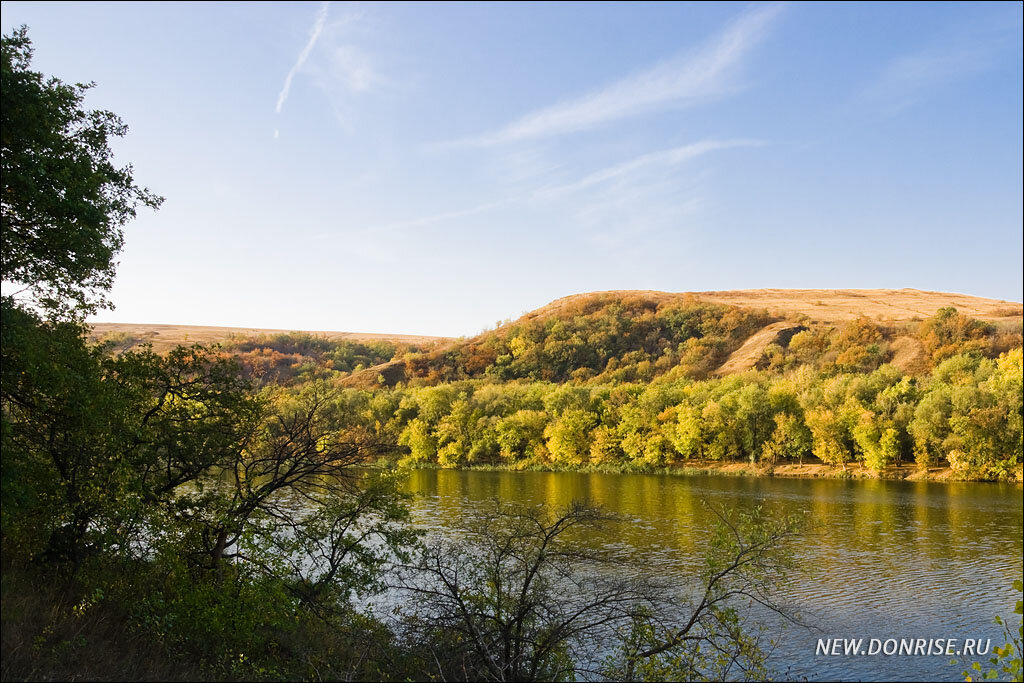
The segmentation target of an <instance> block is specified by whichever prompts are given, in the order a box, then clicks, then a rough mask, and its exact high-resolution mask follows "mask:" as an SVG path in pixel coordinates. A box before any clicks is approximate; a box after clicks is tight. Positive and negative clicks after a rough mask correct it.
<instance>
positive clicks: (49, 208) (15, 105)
mask: <svg viewBox="0 0 1024 683" xmlns="http://www.w3.org/2000/svg"><path fill="white" fill-rule="evenodd" d="M2 45H3V60H2V107H0V112H2V113H0V121H2V127H0V275H2V276H3V280H5V281H7V282H12V283H16V284H18V285H21V287H22V288H23V289H22V290H21V294H22V295H24V299H25V300H26V301H29V302H31V303H32V304H34V305H36V306H40V307H42V308H45V309H47V310H49V311H51V312H52V313H64V314H73V315H84V314H87V313H89V312H92V311H94V310H96V309H97V308H99V307H103V306H106V305H108V303H107V301H106V298H105V293H106V291H107V290H109V289H110V287H111V285H112V283H113V279H114V271H115V267H116V262H115V261H114V257H115V256H116V255H117V253H118V252H119V251H120V249H121V245H122V243H123V234H122V227H123V226H124V225H125V224H126V223H127V222H128V221H129V220H131V219H132V218H133V217H134V216H135V213H136V210H137V208H138V207H139V206H140V205H141V206H148V207H151V208H156V207H158V206H159V205H160V203H161V202H162V201H163V200H162V198H161V197H158V196H157V195H155V194H153V193H151V192H150V191H149V190H147V189H145V188H142V187H139V186H138V185H136V184H135V181H134V179H133V177H132V167H131V166H130V165H128V166H123V167H118V166H116V165H115V164H114V161H113V152H112V151H111V149H110V141H111V139H112V138H118V137H123V136H124V135H125V134H126V133H127V131H128V127H127V126H126V125H125V124H124V122H123V121H122V120H121V119H120V118H119V117H118V116H117V115H115V114H113V113H112V112H109V111H104V110H88V109H85V108H84V107H83V100H84V98H85V94H86V92H87V91H88V90H89V88H91V87H93V84H91V83H90V84H82V83H79V84H76V85H69V84H67V83H63V82H61V81H60V80H58V79H56V78H46V77H45V76H44V75H43V74H41V73H39V72H37V71H33V70H32V69H31V68H30V67H31V61H32V43H31V41H30V40H29V38H28V29H27V28H26V27H24V26H22V27H21V28H19V29H16V30H14V31H13V32H12V33H11V34H10V35H6V36H3V38H2Z"/></svg>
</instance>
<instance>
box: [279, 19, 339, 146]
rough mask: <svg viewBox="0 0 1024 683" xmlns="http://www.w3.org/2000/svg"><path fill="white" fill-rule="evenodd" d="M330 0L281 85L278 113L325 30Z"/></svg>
mask: <svg viewBox="0 0 1024 683" xmlns="http://www.w3.org/2000/svg"><path fill="white" fill-rule="evenodd" d="M330 4H331V3H330V2H326V0H325V2H323V3H322V4H321V5H320V10H319V11H318V12H317V14H316V21H314V22H313V28H311V29H310V31H309V40H308V41H306V46H305V47H303V48H302V52H300V53H299V57H298V59H296V60H295V63H294V64H292V68H291V70H290V71H289V72H288V75H287V76H285V79H284V85H283V86H282V87H281V92H280V93H278V95H277V106H275V107H274V112H275V113H277V114H280V113H281V109H283V108H284V103H285V102H286V101H287V100H288V93H289V91H290V90H291V88H292V80H293V79H294V78H295V74H297V73H298V72H299V70H300V69H301V68H302V65H303V64H305V63H306V60H307V59H309V54H310V53H311V52H312V51H313V48H314V47H315V46H316V41H317V40H318V39H319V38H320V34H321V33H322V32H323V30H324V23H326V21H327V8H328V7H329V6H330ZM277 136H278V132H277V131H274V137H275V138H276V137H277Z"/></svg>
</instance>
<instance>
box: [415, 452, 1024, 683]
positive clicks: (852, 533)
mask: <svg viewBox="0 0 1024 683" xmlns="http://www.w3.org/2000/svg"><path fill="white" fill-rule="evenodd" d="M407 486H408V488H409V490H410V491H411V492H413V493H414V494H416V498H415V502H414V506H413V507H414V516H415V519H416V520H417V522H418V523H419V524H420V525H421V526H424V527H427V528H429V529H431V530H432V531H433V532H434V533H440V534H451V533H453V528H454V526H455V524H456V523H457V521H458V520H459V519H462V518H464V517H465V516H467V515H472V514H474V510H475V509H479V508H480V506H482V505H486V504H488V503H490V502H491V501H492V500H493V499H494V498H496V497H497V498H500V499H501V500H504V501H516V502H520V503H526V504H537V503H546V504H549V505H554V506H561V505H565V504H567V503H569V502H570V501H572V500H574V499H581V500H588V501H591V502H593V503H597V504H600V505H601V506H603V507H605V508H606V509H608V510H610V511H613V512H616V513H620V514H621V515H623V516H624V517H625V518H626V521H624V522H622V523H619V524H616V525H614V528H612V529H609V530H606V531H603V532H601V533H598V534H595V535H594V537H593V539H592V542H593V543H595V544H609V543H614V544H617V545H619V546H620V547H623V548H625V552H627V553H629V555H630V557H635V560H636V563H637V566H642V567H645V568H646V569H645V571H648V572H652V573H653V574H655V575H658V576H660V577H663V578H669V579H671V580H673V581H676V580H677V581H678V582H679V584H680V585H682V586H686V585H689V581H690V578H689V577H692V576H693V572H694V570H695V569H696V568H697V567H698V566H699V565H700V562H701V558H702V552H703V551H702V543H703V540H704V539H706V538H707V534H708V532H709V530H710V528H711V526H712V525H713V523H714V519H715V518H714V515H713V513H712V512H710V511H709V510H708V509H707V507H705V506H704V505H702V502H701V501H707V502H709V503H711V504H712V505H715V506H718V507H719V508H722V509H744V508H750V507H752V506H754V505H757V504H762V505H763V506H764V507H765V508H766V509H767V510H768V511H770V513H771V514H780V515H781V514H788V513H793V512H803V513H804V514H805V515H806V517H807V518H808V519H809V520H810V522H811V525H810V529H809V531H807V532H806V533H805V534H804V535H803V536H802V537H801V539H800V540H799V543H798V544H797V546H796V550H795V553H796V560H797V562H798V565H799V567H800V573H799V574H796V575H794V576H792V577H791V578H790V579H789V580H788V581H787V583H786V584H785V585H784V586H782V587H781V593H782V594H783V596H784V597H785V599H787V600H788V601H789V602H791V603H792V604H793V605H794V606H796V607H798V608H799V609H800V610H801V611H802V612H803V613H804V616H805V618H806V620H807V621H808V622H809V623H811V624H813V625H814V626H815V628H805V627H799V626H793V625H790V626H788V627H786V628H784V629H783V628H782V627H781V625H780V624H777V623H773V624H771V627H772V629H773V630H777V632H778V635H779V638H780V639H781V642H780V645H779V647H778V649H777V650H776V652H775V654H774V655H773V658H772V661H773V666H774V670H775V672H776V676H778V677H781V678H793V679H798V680H802V679H805V678H806V679H810V680H822V679H842V680H908V681H912V680H962V677H961V676H960V671H961V670H962V668H963V667H958V666H951V665H950V663H949V660H950V657H949V656H946V655H923V656H922V655H917V656H915V655H892V656H886V655H884V654H878V655H859V656H853V655H850V656H843V655H839V656H832V655H824V654H818V653H817V649H818V648H817V645H818V641H819V639H828V638H853V639H856V638H863V639H864V643H863V644H864V647H867V646H868V645H869V643H870V639H872V638H877V639H879V640H880V641H884V640H886V639H902V638H942V639H948V638H957V639H959V641H960V642H962V641H963V639H965V638H973V639H982V641H984V640H985V639H988V638H991V639H992V644H993V645H997V644H1002V643H1003V642H1004V641H1002V640H998V639H999V638H1000V637H1001V629H1000V627H998V626H996V625H995V624H994V623H993V618H994V617H995V616H996V615H997V614H999V615H1003V616H1004V617H1013V615H1012V611H1013V605H1014V602H1015V600H1017V599H1019V598H1020V594H1019V593H1016V594H1015V593H1014V591H1013V589H1012V587H1011V584H1012V583H1013V581H1014V580H1015V579H1020V578H1021V574H1022V565H1024V561H1022V543H1024V541H1022V537H1024V534H1022V531H1024V503H1022V492H1021V491H1022V490H1021V487H1020V486H1019V485H1014V484H992V483H938V482H905V481H881V480H838V479H782V478H748V477H727V476H673V475H642V474H590V473H587V474H582V473H569V472H486V471H453V470H416V471H414V472H412V474H411V477H410V479H409V481H408V484H407ZM588 542H589V541H588ZM1014 618H1016V617H1014ZM975 659H977V658H975Z"/></svg>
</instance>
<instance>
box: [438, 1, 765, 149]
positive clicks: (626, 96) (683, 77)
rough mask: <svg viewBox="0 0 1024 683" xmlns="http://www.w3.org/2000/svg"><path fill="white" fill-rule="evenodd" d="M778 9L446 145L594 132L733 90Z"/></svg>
mask: <svg viewBox="0 0 1024 683" xmlns="http://www.w3.org/2000/svg"><path fill="white" fill-rule="evenodd" d="M782 7H783V5H780V4H770V5H766V6H763V7H760V8H758V9H755V10H751V11H748V12H747V13H745V14H744V15H742V16H740V17H739V18H738V19H736V20H735V21H733V22H732V23H731V24H730V25H729V26H728V27H727V28H726V29H725V30H724V31H722V32H721V33H720V34H718V35H717V36H715V37H714V38H713V39H711V40H710V41H708V42H707V43H706V44H705V45H703V46H702V47H700V48H699V49H697V50H696V51H694V52H692V53H687V54H684V55H680V56H677V57H674V58H672V59H670V60H668V61H665V62H662V63H661V64H658V65H656V66H654V67H652V68H650V69H647V70H645V71H641V72H638V73H635V74H633V75H631V76H628V77H626V78H624V79H622V80H620V81H617V82H615V83H612V84H610V85H607V86H605V87H604V88H601V89H600V90H597V91H595V92H591V93H588V94H586V95H583V96H582V97H579V98H576V99H572V100H567V101H564V102H560V103H558V104H554V105H552V106H549V107H546V108H544V109H540V110H538V111H535V112H531V113H529V114H527V115H525V116H523V117H522V118H520V119H518V120H517V121H513V122H512V123H510V124H508V125H507V126H505V127H503V128H501V129H499V130H497V131H494V132H491V133H485V134H482V135H477V136H472V137H468V138H463V139H461V140H455V141H451V142H449V143H447V144H454V145H476V146H489V145H497V144H502V143H508V142H515V141H518V140H526V139H532V138H542V137H549V136H553V135H561V134H565V133H573V132H578V131H583V130H588V129H591V128H595V127H598V126H601V125H604V124H606V123H609V122H612V121H616V120H619V119H624V118H627V117H631V116H637V115H640V114H645V113H649V112H652V111H656V110H659V109H662V108H666V107H684V106H688V105H692V104H694V103H696V102H700V101H703V100H707V99H711V98H715V97H719V96H721V95H723V94H725V93H728V92H730V91H733V90H735V89H736V88H737V87H738V86H737V84H736V82H735V72H736V70H737V67H738V66H739V65H740V64H741V63H742V61H743V58H744V57H745V56H746V55H747V54H748V53H749V52H750V51H751V49H752V48H753V47H754V46H755V45H757V43H758V42H759V41H760V40H761V39H762V37H763V36H764V35H765V34H766V33H767V31H768V29H769V28H770V27H771V25H772V23H773V22H774V20H775V18H776V17H777V16H778V15H779V13H780V11H781V9H782Z"/></svg>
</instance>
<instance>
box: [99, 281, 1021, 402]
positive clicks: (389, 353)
mask: <svg viewBox="0 0 1024 683" xmlns="http://www.w3.org/2000/svg"><path fill="white" fill-rule="evenodd" d="M951 309H956V311H957V317H956V318H955V319H949V320H946V321H945V322H943V323H941V324H940V323H936V322H934V320H933V319H934V318H935V317H936V316H937V315H939V314H940V313H941V312H943V311H945V312H946V313H943V315H946V314H947V313H948V312H949V311H950V310H951ZM947 317H948V316H947ZM1021 319H1022V306H1021V304H1020V303H1017V302H1012V301H1005V300H999V299H987V298H982V297H975V296H969V295H966V294H954V293H947V292H929V291H921V290H916V289H898V290H894V289H837V290H831V289H751V290H732V291H708V292H680V293H675V292H659V291H650V290H615V291H604V292H591V293H586V294H574V295H571V296H566V297H562V298H560V299H557V300H555V301H552V302H551V303H549V304H547V305H545V306H542V307H541V308H538V309H536V310H533V311H530V312H528V313H525V314H524V315H522V316H521V317H519V318H518V319H516V320H513V321H508V322H506V323H503V324H502V325H500V326H499V327H497V328H496V329H493V330H488V331H485V332H483V333H481V334H479V335H476V336H474V337H470V338H458V339H455V338H448V337H436V336H423V335H403V334H371V333H354V332H318V331H286V330H274V329H257V328H235V327H203V326H186V325H152V324H138V325H133V324H125V323H96V324H94V325H93V326H92V327H93V335H94V337H96V338H103V339H105V340H107V341H109V342H111V343H112V344H113V345H114V347H115V348H118V349H126V348H130V347H132V346H135V345H137V344H141V343H150V344H152V345H153V348H154V350H155V351H157V352H165V351H167V350H168V349H170V348H172V347H173V346H175V345H177V344H189V343H214V342H216V343H220V344H222V345H224V348H225V349H226V350H227V351H228V352H231V353H234V354H236V355H238V356H239V357H240V359H241V360H242V361H243V364H246V365H248V366H251V367H252V368H255V369H256V370H255V371H258V372H259V373H261V374H266V373H267V372H270V373H271V374H272V375H273V376H274V377H275V378H277V379H289V378H292V377H295V376H298V375H299V374H301V373H302V372H305V371H310V370H311V369H312V368H313V367H317V366H320V367H327V368H328V369H331V370H335V371H338V372H341V373H343V374H344V375H345V376H344V377H343V378H342V379H341V381H342V383H343V384H344V385H346V386H353V387H363V388H375V387H378V386H381V385H385V386H393V385H395V384H397V383H400V382H416V383H421V384H423V383H426V384H435V383H438V382H444V381H453V380H459V379H470V378H474V377H490V378H491V379H494V380H496V381H510V380H519V379H529V380H544V381H555V382H565V381H576V382H580V381H590V380H596V381H605V380H608V381H649V380H651V379H653V378H654V377H657V376H661V375H666V374H667V375H671V376H688V377H693V378H703V377H711V376H725V375H731V374H736V373H740V372H744V371H747V370H750V369H752V368H762V369H773V370H779V371H781V370H785V369H789V368H792V367H794V366H796V365H805V364H809V365H814V366H816V367H821V366H823V365H828V364H833V365H837V366H839V367H840V368H841V369H842V370H844V371H869V370H871V369H874V368H875V367H878V366H879V365H880V364H882V363H885V362H889V363H892V364H894V365H896V366H897V367H899V368H900V369H901V370H902V371H904V372H907V373H910V374H916V373H921V372H925V371H927V370H928V369H929V368H930V367H931V366H932V365H933V364H934V363H933V361H934V360H935V359H937V358H941V357H945V355H948V353H949V352H951V350H953V349H956V350H962V348H967V347H970V348H972V349H974V350H977V351H980V352H983V353H984V354H985V355H989V356H994V355H996V354H998V353H999V352H1000V351H1002V350H1005V349H1007V348H1012V347H1014V346H1019V345H1020V328H1021ZM929 321H932V322H929ZM937 324H938V325H939V327H942V329H938V330H937V328H936V325H937ZM946 328H949V329H946ZM929 335H930V336H929ZM965 345H966V346H965ZM946 347H948V348H946ZM943 349H945V350H943Z"/></svg>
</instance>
